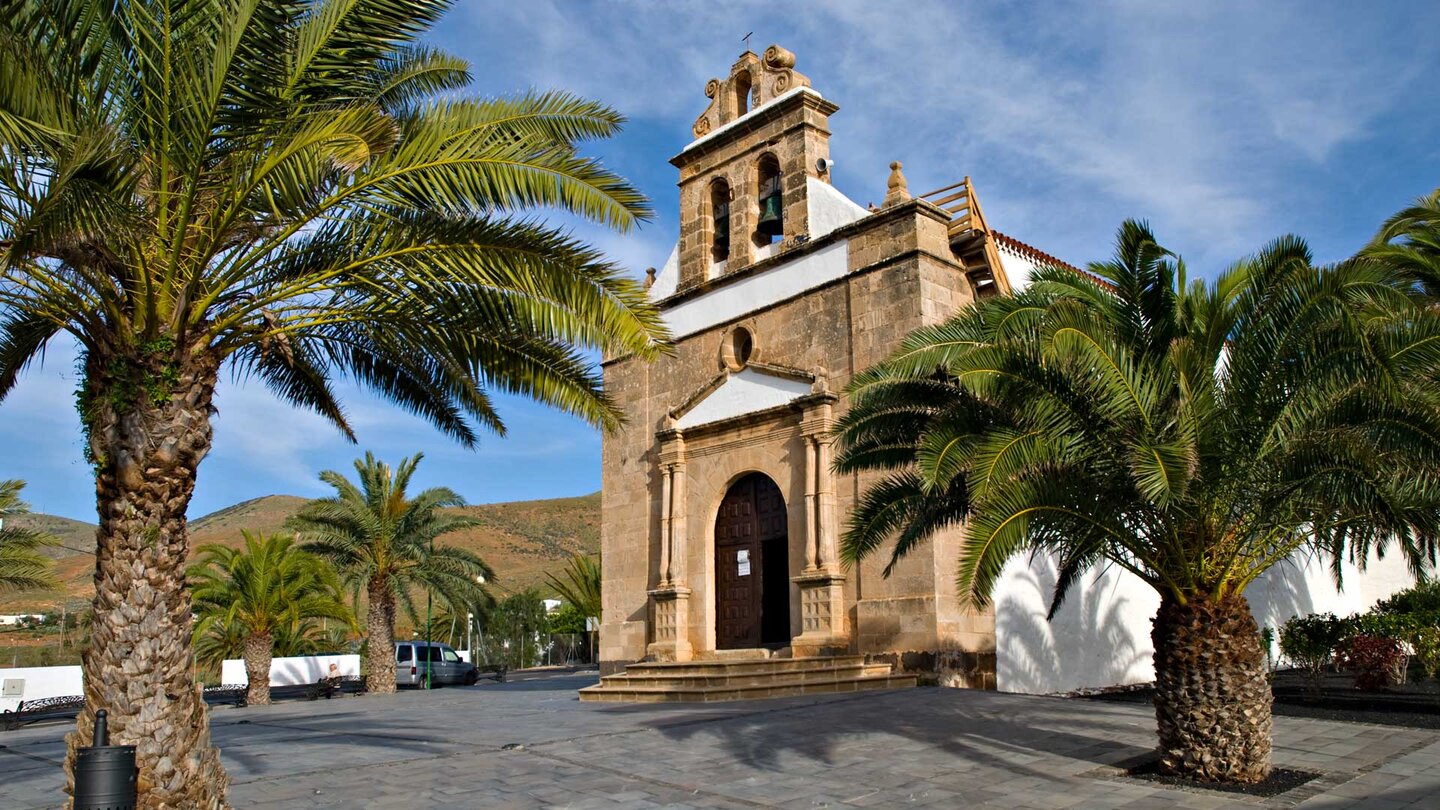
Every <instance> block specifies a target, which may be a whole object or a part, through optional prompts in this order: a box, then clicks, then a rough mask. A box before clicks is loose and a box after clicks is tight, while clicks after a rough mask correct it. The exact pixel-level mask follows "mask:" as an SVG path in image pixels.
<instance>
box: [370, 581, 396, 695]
mask: <svg viewBox="0 0 1440 810" xmlns="http://www.w3.org/2000/svg"><path fill="white" fill-rule="evenodd" d="M367 595H368V596H369V599H370V607H369V611H368V612H367V614H366V617H365V621H366V624H367V625H368V641H367V643H366V645H365V650H366V652H365V669H366V673H365V691H367V692H373V693H375V694H386V695H388V694H391V693H393V692H394V691H395V594H393V593H391V592H390V588H389V586H388V585H387V583H385V582H384V581H383V580H379V579H373V580H371V581H370V587H369V591H368V594H367Z"/></svg>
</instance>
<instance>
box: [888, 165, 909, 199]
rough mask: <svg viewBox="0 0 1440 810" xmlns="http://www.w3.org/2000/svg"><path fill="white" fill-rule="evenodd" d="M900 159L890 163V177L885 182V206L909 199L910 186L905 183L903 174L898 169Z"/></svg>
mask: <svg viewBox="0 0 1440 810" xmlns="http://www.w3.org/2000/svg"><path fill="white" fill-rule="evenodd" d="M900 168H901V163H900V161H898V160H897V161H895V162H894V163H891V164H890V179H889V180H887V181H886V182H885V207H886V208H889V207H890V206H892V205H899V204H900V203H903V202H905V201H906V200H908V199H910V187H909V186H908V185H906V184H905V175H904V173H902V172H901V171H900Z"/></svg>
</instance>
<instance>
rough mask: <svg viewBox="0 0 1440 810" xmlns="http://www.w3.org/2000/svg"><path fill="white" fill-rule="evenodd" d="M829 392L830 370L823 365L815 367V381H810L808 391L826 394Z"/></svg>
mask: <svg viewBox="0 0 1440 810" xmlns="http://www.w3.org/2000/svg"><path fill="white" fill-rule="evenodd" d="M829 392H830V372H828V371H826V370H825V367H824V366H819V367H817V368H816V369H815V381H814V382H812V383H810V393H812V394H827V393H829Z"/></svg>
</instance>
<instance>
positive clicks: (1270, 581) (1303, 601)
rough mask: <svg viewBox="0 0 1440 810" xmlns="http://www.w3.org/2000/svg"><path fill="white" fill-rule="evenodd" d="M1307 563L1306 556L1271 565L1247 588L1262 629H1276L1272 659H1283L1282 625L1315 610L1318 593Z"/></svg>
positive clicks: (1252, 610) (1246, 592)
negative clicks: (1309, 577)
mask: <svg viewBox="0 0 1440 810" xmlns="http://www.w3.org/2000/svg"><path fill="white" fill-rule="evenodd" d="M1306 562H1307V560H1306V558H1305V557H1304V556H1302V555H1298V554H1297V555H1295V556H1293V557H1290V558H1289V559H1287V560H1284V561H1282V562H1280V563H1278V564H1276V565H1275V566H1273V567H1272V568H1270V570H1268V571H1266V572H1265V573H1264V574H1262V575H1261V576H1260V578H1259V579H1257V580H1255V582H1254V583H1252V584H1251V585H1250V587H1248V588H1246V589H1245V598H1246V599H1247V600H1249V602H1250V611H1251V612H1252V613H1254V614H1255V623H1256V624H1258V625H1260V627H1261V628H1262V629H1263V628H1266V627H1270V628H1273V629H1274V631H1275V638H1274V640H1272V641H1271V649H1270V650H1269V651H1268V652H1269V653H1270V656H1271V661H1278V660H1279V656H1280V648H1279V638H1280V626H1281V625H1283V624H1284V623H1285V620H1286V619H1289V618H1290V617H1291V616H1304V615H1306V614H1308V613H1314V612H1315V599H1314V595H1313V594H1312V593H1311V592H1310V583H1309V582H1307V581H1306V577H1305V566H1306ZM1331 587H1333V584H1332V585H1331Z"/></svg>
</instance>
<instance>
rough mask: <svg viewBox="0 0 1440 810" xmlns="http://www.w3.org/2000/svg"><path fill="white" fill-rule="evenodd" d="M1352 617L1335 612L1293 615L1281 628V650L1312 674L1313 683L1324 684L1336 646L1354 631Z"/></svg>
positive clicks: (1314, 684)
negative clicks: (1323, 678)
mask: <svg viewBox="0 0 1440 810" xmlns="http://www.w3.org/2000/svg"><path fill="white" fill-rule="evenodd" d="M1350 627H1351V622H1350V620H1349V619H1341V618H1337V617H1336V616H1335V614H1333V613H1312V614H1310V615H1308V616H1291V617H1290V619H1289V620H1288V621H1286V622H1285V624H1283V625H1281V627H1280V652H1282V653H1284V655H1285V657H1286V658H1288V659H1290V662H1291V663H1292V664H1295V665H1296V666H1299V667H1302V668H1303V669H1305V670H1307V671H1308V672H1309V673H1310V680H1311V685H1312V686H1314V687H1316V688H1318V687H1319V685H1320V671H1321V670H1322V669H1324V668H1325V665H1326V664H1328V663H1330V661H1331V659H1332V657H1333V656H1334V653H1335V648H1336V647H1337V646H1339V644H1340V642H1342V641H1344V640H1345V639H1346V637H1348V636H1349V635H1350V633H1351V630H1350Z"/></svg>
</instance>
